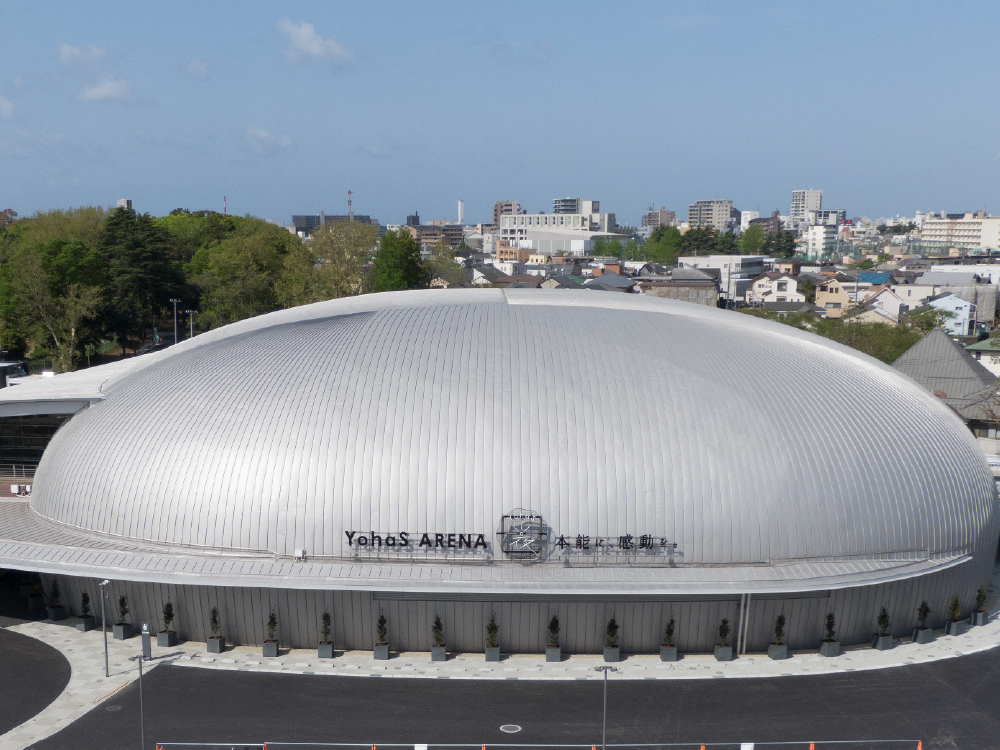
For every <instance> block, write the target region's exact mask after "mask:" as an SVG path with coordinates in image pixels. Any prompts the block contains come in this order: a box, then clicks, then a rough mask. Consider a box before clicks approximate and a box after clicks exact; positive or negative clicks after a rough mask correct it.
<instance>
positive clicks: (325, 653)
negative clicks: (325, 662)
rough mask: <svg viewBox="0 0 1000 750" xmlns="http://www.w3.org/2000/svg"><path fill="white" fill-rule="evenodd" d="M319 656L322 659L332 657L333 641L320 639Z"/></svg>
mask: <svg viewBox="0 0 1000 750" xmlns="http://www.w3.org/2000/svg"><path fill="white" fill-rule="evenodd" d="M317 657H318V658H320V659H332V658H333V641H320V644H319V650H318V652H317Z"/></svg>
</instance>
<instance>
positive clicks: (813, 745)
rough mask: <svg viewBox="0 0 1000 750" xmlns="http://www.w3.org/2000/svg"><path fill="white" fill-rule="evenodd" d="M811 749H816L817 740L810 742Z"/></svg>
mask: <svg viewBox="0 0 1000 750" xmlns="http://www.w3.org/2000/svg"><path fill="white" fill-rule="evenodd" d="M809 750H816V743H815V742H810V743H809Z"/></svg>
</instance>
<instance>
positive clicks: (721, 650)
mask: <svg viewBox="0 0 1000 750" xmlns="http://www.w3.org/2000/svg"><path fill="white" fill-rule="evenodd" d="M730 632H731V629H730V627H729V620H728V619H727V618H725V617H723V618H722V622H720V623H719V645H717V646H716V647H715V660H716V661H732V660H733V647H732V646H730V645H729V633H730Z"/></svg>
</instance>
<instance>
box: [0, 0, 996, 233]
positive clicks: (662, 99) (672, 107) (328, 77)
mask: <svg viewBox="0 0 1000 750" xmlns="http://www.w3.org/2000/svg"><path fill="white" fill-rule="evenodd" d="M997 11H998V6H997V5H996V4H995V3H981V4H975V3H948V4H920V3H912V2H882V3H877V2H876V3H872V2H864V3H838V4H834V3H827V4H822V3H801V2H791V3H766V2H762V3H752V4H751V3H725V2H712V3H705V4H697V3H690V2H685V3H666V2H654V3H642V2H633V3H617V4H610V3H585V2H574V3H568V2H567V3H555V2H529V3H519V2H503V3H485V2H458V3H447V2H440V3H418V2H400V3H390V2H385V3H374V2H367V3H362V2H353V3H333V2H316V3H310V2H282V3H252V2H240V3H224V2H199V3H192V2H172V3H158V4H153V3H135V4H131V5H130V4H127V3H121V2H116V3H102V2H89V3H78V2H75V3H69V2H51V3H27V2H6V1H4V0H0V18H3V23H2V24H0V26H2V30H0V208H6V207H11V208H14V209H15V210H16V211H18V212H19V213H20V214H22V215H28V214H31V213H33V212H34V211H37V210H45V209H48V208H65V207H69V206H78V205H88V204H98V205H109V204H113V203H114V201H115V200H116V199H117V198H120V197H129V198H131V199H132V200H133V202H134V205H135V208H137V209H138V210H140V211H149V212H150V213H153V214H156V215H158V214H163V213H166V212H168V211H170V210H171V209H173V208H176V207H184V208H190V209H202V208H211V209H215V210H221V209H222V199H223V196H226V198H227V200H228V207H229V211H230V213H237V214H244V213H250V214H254V215H257V216H261V217H263V218H267V219H275V220H280V221H282V222H287V221H289V220H290V218H291V216H292V214H293V213H317V212H319V211H320V210H324V211H327V212H329V213H341V212H345V211H346V200H347V190H348V189H351V190H353V191H354V208H355V212H356V213H363V214H370V215H373V216H375V217H377V218H378V219H380V220H381V221H382V223H386V222H399V221H403V220H404V219H405V216H406V214H407V213H409V212H412V211H413V210H415V209H417V210H419V212H420V216H421V218H422V219H424V220H429V219H433V218H449V219H454V218H455V217H456V211H457V210H456V201H457V200H458V199H459V198H462V199H464V200H465V214H466V221H470V222H474V221H480V220H485V219H488V218H489V216H490V212H491V208H492V205H493V202H494V201H496V200H498V199H515V200H518V201H520V202H521V204H522V205H523V206H525V207H526V208H527V209H528V210H529V211H539V210H544V211H550V210H551V207H552V199H553V198H555V197H564V196H574V197H581V198H593V199H597V200H600V201H601V206H602V209H603V210H607V211H613V212H615V213H616V214H617V216H618V220H619V222H620V223H626V222H629V223H638V221H639V217H640V216H641V215H642V213H643V212H644V211H645V208H646V206H647V205H650V204H654V205H661V204H662V205H664V206H666V207H667V208H669V209H673V210H676V211H677V212H678V215H681V214H683V213H684V212H686V207H687V205H688V204H689V203H691V202H693V201H695V200H698V199H708V198H731V199H732V200H733V201H734V202H735V204H736V206H737V207H738V208H743V209H752V210H753V209H757V208H758V207H759V209H760V210H761V211H762V212H764V213H766V212H769V211H770V210H772V209H774V208H780V209H781V211H782V213H787V211H788V205H789V202H790V192H791V191H792V190H793V189H796V188H821V189H823V190H824V200H823V204H824V206H826V207H830V208H845V209H846V210H847V212H848V216H857V215H868V216H872V217H878V216H888V215H894V214H896V213H904V214H910V215H912V212H913V211H914V210H917V209H920V210H947V211H960V210H973V209H985V210H987V211H991V212H993V213H1000V185H998V182H1000V180H998V175H1000V126H998V123H1000V81H998V77H1000V76H998V72H1000V70H998V60H1000V52H998V50H1000V43H998V37H997V34H996V19H997Z"/></svg>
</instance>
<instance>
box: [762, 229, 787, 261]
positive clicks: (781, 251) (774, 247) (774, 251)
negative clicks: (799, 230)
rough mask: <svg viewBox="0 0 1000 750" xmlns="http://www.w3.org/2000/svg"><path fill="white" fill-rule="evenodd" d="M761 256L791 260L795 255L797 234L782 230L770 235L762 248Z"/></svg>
mask: <svg viewBox="0 0 1000 750" xmlns="http://www.w3.org/2000/svg"><path fill="white" fill-rule="evenodd" d="M761 255H767V256H769V257H772V258H791V257H793V256H794V255H795V232H791V231H789V230H787V229H780V230H778V231H777V232H775V233H774V234H771V235H768V236H767V239H766V240H765V241H764V246H763V247H762V248H761Z"/></svg>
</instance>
